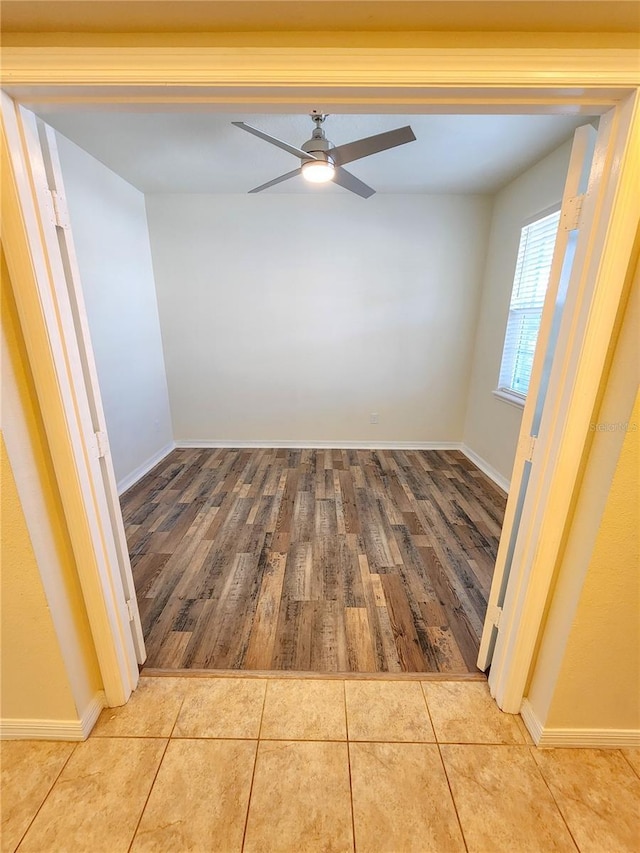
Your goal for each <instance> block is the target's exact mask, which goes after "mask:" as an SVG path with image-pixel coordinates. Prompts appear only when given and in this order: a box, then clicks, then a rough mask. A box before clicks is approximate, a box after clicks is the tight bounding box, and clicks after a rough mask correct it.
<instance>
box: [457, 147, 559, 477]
mask: <svg viewBox="0 0 640 853" xmlns="http://www.w3.org/2000/svg"><path fill="white" fill-rule="evenodd" d="M570 153H571V141H570V140H569V141H567V142H566V143H565V144H564V145H561V146H560V147H559V148H557V149H556V150H555V151H553V152H552V153H551V154H549V155H548V156H547V157H545V158H544V159H543V160H541V161H540V162H539V163H536V165H534V166H532V167H531V168H530V169H528V170H527V171H526V172H523V174H522V175H519V176H518V177H517V178H516V179H515V180H513V181H511V183H510V184H508V185H507V186H506V187H504V189H502V190H500V192H499V193H498V194H497V195H496V196H495V199H494V203H493V216H492V220H491V231H490V235H489V245H488V249H487V257H486V262H485V269H484V277H483V284H482V301H481V304H480V314H479V318H478V325H477V328H476V339H475V348H474V354H473V372H472V375H471V382H470V383H469V397H468V402H467V413H466V421H465V427H464V443H465V445H466V446H467V447H468V448H469V449H470V450H472V451H473V452H474V453H475V454H477V455H478V456H479V457H480V458H481V459H483V460H484V461H485V462H486V463H487V465H489V466H490V467H491V468H493V469H494V470H495V471H497V473H498V474H500V475H501V476H502V477H504V478H505V479H506V480H507V481H508V480H510V479H511V469H512V467H513V460H514V457H515V451H516V443H517V440H518V434H519V432H520V422H521V420H522V409H521V408H519V407H517V406H514V405H511V404H510V403H506V402H505V401H504V400H499V399H497V398H496V397H494V395H493V394H492V391H493V390H494V389H495V388H496V386H497V384H498V374H499V372H500V362H501V360H502V347H503V344H504V333H505V329H506V324H507V316H508V313H509V302H510V301H511V290H512V287H513V274H514V271H515V266H516V260H517V257H518V245H519V243H520V231H521V229H522V225H523V224H524V221H525V220H526V219H528V218H529V217H531V216H535V214H536V213H539V212H540V211H543V210H545V209H546V208H548V207H550V206H551V205H553V204H558V203H559V202H560V201H561V200H562V191H563V189H564V183H565V178H566V174H567V168H568V165H569V155H570Z"/></svg>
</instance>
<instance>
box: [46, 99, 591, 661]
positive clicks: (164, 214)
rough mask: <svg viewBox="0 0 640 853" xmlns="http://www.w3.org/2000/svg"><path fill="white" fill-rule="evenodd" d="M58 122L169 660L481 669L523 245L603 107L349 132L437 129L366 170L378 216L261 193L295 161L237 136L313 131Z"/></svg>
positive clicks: (85, 278) (357, 120)
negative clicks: (503, 365) (504, 368)
mask: <svg viewBox="0 0 640 853" xmlns="http://www.w3.org/2000/svg"><path fill="white" fill-rule="evenodd" d="M44 117H45V118H46V120H47V122H48V126H47V127H43V126H41V127H40V138H41V140H43V141H44V142H45V143H46V146H47V148H48V156H47V158H46V159H47V160H48V161H49V162H50V169H51V170H53V171H56V172H57V174H55V175H54V176H53V178H54V182H55V185H56V187H57V194H58V207H60V206H61V205H62V201H61V199H64V205H65V216H66V217H67V218H68V221H69V226H70V229H67V233H66V243H67V244H68V245H69V246H71V249H72V254H74V255H75V256H76V258H77V265H76V264H74V265H73V268H74V269H75V268H76V267H77V273H78V277H79V280H80V283H81V287H82V294H83V296H84V306H85V307H86V315H87V322H88V330H89V338H90V340H89V341H88V342H87V350H88V349H89V347H90V348H91V349H92V351H93V353H94V354H95V360H96V371H97V377H98V381H99V384H100V397H101V399H102V404H103V406H104V414H105V420H106V429H107V433H108V436H109V446H110V456H111V460H112V462H113V465H114V470H115V472H116V478H117V480H118V484H119V488H118V491H119V492H120V493H121V495H122V497H121V505H122V509H123V515H124V530H125V534H126V538H127V550H128V554H129V558H130V560H131V568H132V578H133V586H134V588H135V594H136V597H137V604H138V608H139V613H140V628H139V630H138V632H139V633H142V635H143V636H144V642H145V647H146V655H147V659H146V666H147V667H149V668H152V669H175V668H177V669H213V670H228V669H231V670H235V669H246V670H256V669H257V670H277V671H282V670H284V671H298V672H300V671H311V672H320V673H326V672H333V673H335V672H342V673H345V672H347V673H348V672H357V673H381V672H391V673H396V672H402V673H439V674H447V675H449V676H460V675H465V676H468V675H474V674H475V675H479V673H480V670H479V669H478V667H477V659H478V652H479V644H480V638H481V635H482V628H483V624H484V623H485V618H486V613H487V602H488V598H489V593H490V590H491V583H492V578H493V569H494V564H495V560H496V555H497V550H498V542H499V539H500V531H501V528H502V521H503V517H504V509H505V504H506V494H505V491H506V487H507V486H508V480H509V479H510V471H511V468H512V465H513V459H514V457H515V450H516V439H517V436H518V433H519V429H520V423H521V418H522V408H523V403H524V400H522V401H521V405H520V406H519V408H517V409H514V408H513V406H506V407H505V405H504V401H502V400H496V399H494V397H493V391H494V389H495V388H496V387H497V384H498V382H497V379H498V377H497V373H498V365H497V364H496V363H495V362H496V358H497V356H498V355H499V347H500V341H501V339H502V338H504V323H505V311H506V307H507V304H508V300H509V295H510V290H511V284H512V279H513V273H514V271H515V268H516V257H517V251H518V246H517V242H516V240H515V238H516V237H517V235H518V231H519V227H520V224H521V222H522V221H524V220H525V219H526V218H528V217H531V215H532V214H534V213H537V212H538V211H539V210H540V209H541V208H545V207H548V206H549V205H550V204H555V205H557V206H559V205H560V202H561V201H562V196H563V191H564V187H565V184H566V178H567V173H568V171H569V165H570V155H571V151H572V144H571V139H572V136H573V130H574V129H575V127H576V125H579V124H583V123H584V121H585V119H584V117H567V116H504V115H502V116H500V115H492V116H479V115H475V116H474V115H466V116H451V115H446V116H444V115H429V116H424V115H410V116H397V115H393V116H390V115H377V116H375V115H374V116H362V115H360V116H355V115H348V114H344V115H337V116H330V117H328V119H327V120H325V123H326V125H327V126H329V123H332V126H333V130H332V131H331V132H332V133H334V134H341V136H340V137H338V139H337V140H336V141H337V142H338V143H340V144H342V143H343V142H344V141H346V140H348V139H349V138H351V137H352V136H353V135H356V136H361V137H365V138H367V139H371V138H372V136H373V138H376V137H375V132H377V133H382V135H383V136H384V134H389V133H394V132H396V131H394V130H392V129H391V128H392V127H396V126H400V125H403V126H405V127H412V128H413V130H412V135H413V136H416V137H417V138H416V139H415V140H414V141H413V142H412V144H411V146H407V147H404V146H398V147H397V148H395V149H394V150H390V151H386V152H383V153H382V152H381V153H379V154H378V155H377V158H376V157H371V158H368V157H367V158H365V159H363V160H362V161H359V162H357V163H355V164H354V165H353V167H352V170H353V172H355V173H357V176H356V177H357V178H358V180H360V179H361V178H363V179H365V181H366V185H375V186H376V187H377V188H378V192H377V193H376V195H375V196H374V197H372V198H367V199H366V200H365V199H364V198H358V197H355V198H354V196H353V194H352V193H351V192H350V191H348V188H342V187H340V186H336V185H333V184H331V185H327V186H323V187H316V186H309V185H308V184H307V183H305V181H303V180H302V179H301V177H296V179H295V180H290V181H289V182H287V183H286V184H280V185H279V186H278V188H277V189H276V188H275V187H274V188H272V187H271V186H269V185H268V184H267V186H265V187H264V189H265V192H264V193H263V195H261V196H260V197H256V196H255V195H252V194H249V195H247V194H246V188H247V187H251V186H252V185H253V184H261V186H264V184H262V181H263V180H264V178H266V177H267V176H268V174H269V173H270V172H272V171H277V170H278V169H280V170H282V169H283V168H284V165H282V166H281V165H280V163H281V161H284V162H288V159H287V158H289V159H291V154H290V153H289V152H284V153H283V152H282V151H278V150H277V149H276V150H275V152H273V153H272V151H271V149H270V148H269V147H268V146H264V143H262V144H260V143H256V140H255V139H251V138H248V139H247V138H245V137H244V136H243V135H242V134H240V133H238V132H237V130H236V127H235V126H234V125H236V124H238V123H241V124H244V121H245V120H247V121H248V122H250V123H251V124H250V125H249V126H253V125H254V124H257V123H260V122H261V124H262V125H263V126H265V125H266V126H267V128H268V130H269V131H270V133H272V134H273V135H274V138H281V137H285V138H287V137H293V138H294V139H295V138H296V137H295V134H296V132H297V133H298V135H300V134H303V133H304V129H305V123H304V122H305V117H301V116H293V115H286V114H285V115H282V114H279V115H278V114H271V115H262V116H246V115H241V116H239V115H225V114H219V113H217V114H215V115H211V114H210V115H207V114H198V115H195V116H190V117H185V116H184V115H183V114H176V113H165V114H162V113H158V114H156V113H152V114H144V115H139V114H132V113H121V114H113V113H110V114H104V115H102V116H101V115H100V114H97V115H96V114H91V113H86V114H83V113H78V112H75V111H74V112H71V113H69V112H66V113H65V112H52V111H50V110H47V111H46V114H45V116H44ZM307 121H308V120H307ZM405 122H406V123H407V124H405ZM245 126H246V125H245ZM52 127H55V128H57V130H56V131H53V130H52V129H51V128H52ZM594 135H595V134H594ZM456 140H458V142H456ZM459 140H465V141H464V143H463V142H460V141H459ZM456 146H457V147H456ZM263 147H266V151H265V156H264V158H257V159H255V160H250V159H249V157H248V155H249V154H250V153H251V152H252V150H253V149H254V148H256V149H257V151H258V153H262V148H263ZM479 149H483V153H482V154H481V155H476V156H475V157H474V156H472V152H474V151H476V152H477V151H478V150H479ZM187 154H188V156H187ZM434 163H437V164H438V169H434V167H433V164H434ZM425 164H429V165H425ZM288 174H290V173H288ZM127 179H128V180H127ZM372 236H375V237H376V241H375V243H376V244H379V247H378V246H376V245H374V244H373V243H372V239H371V238H372ZM505 244H506V245H505ZM461 248H462V251H461V250H460V249H461ZM547 277H548V271H547ZM77 298H78V300H80V296H78V297H77ZM78 310H79V313H82V312H83V309H82V306H80V308H79V309H78ZM534 343H535V341H534ZM487 349H490V351H489V352H487ZM293 353H295V358H293V359H292V358H291V356H292V354H293ZM509 402H513V401H509ZM370 409H374V410H376V411H374V412H370V411H369V410H370ZM494 433H498V434H501V441H502V443H503V445H504V446H503V447H500V441H496V440H494V438H493V434H494ZM176 444H177V447H176V448H175V449H173V448H174V446H175V445H176ZM238 445H240V446H238ZM487 456H488V457H489V458H488V459H487ZM158 459H160V461H159V463H158V464H157V465H155V466H154V465H153V462H155V461H157V460H158ZM150 467H151V468H152V470H151V471H150V472H149V473H146V474H145V473H144V472H145V471H146V470H148V469H149V468H150ZM485 472H487V473H485ZM141 475H143V476H141ZM115 511H117V510H116V509H115V508H114V512H115Z"/></svg>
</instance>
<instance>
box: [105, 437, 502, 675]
mask: <svg viewBox="0 0 640 853" xmlns="http://www.w3.org/2000/svg"><path fill="white" fill-rule="evenodd" d="M505 500H506V498H505V495H504V493H503V492H502V491H500V490H499V489H498V488H497V487H496V486H495V485H494V484H493V483H492V482H491V481H490V480H489V479H488V478H487V477H486V476H485V475H484V474H482V472H481V471H479V470H478V468H476V467H475V466H474V465H473V464H472V463H471V462H470V461H469V460H468V459H467V458H466V457H465V456H464V455H463V454H462V453H460V452H459V451H387V450H285V449H278V450H276V449H273V450H272V449H250V450H240V449H214V450H191V449H189V450H184V449H182V450H174V451H173V452H172V453H171V454H170V455H169V456H168V457H167V458H166V459H165V460H163V462H161V463H160V464H159V465H158V466H157V467H156V468H154V469H153V471H151V472H150V473H149V474H148V475H147V476H146V477H144V478H143V479H142V480H141V481H140V482H139V483H137V484H136V485H135V486H134V487H133V488H132V489H130V490H129V491H128V492H127V493H126V494H125V495H123V497H122V509H123V515H124V520H125V527H126V531H127V539H128V543H129V551H130V554H131V562H132V566H133V574H134V579H135V585H136V591H137V595H138V602H139V605H140V614H141V618H142V625H143V630H144V635H145V640H146V644H147V652H148V660H147V666H149V667H159V668H169V669H173V668H194V669H196V668H197V669H244V670H295V671H312V672H313V671H315V672H444V673H464V672H475V671H476V667H475V661H476V657H477V652H478V644H479V637H480V633H481V629H482V623H483V620H484V614H485V610H486V602H487V596H488V592H489V587H490V584H491V576H492V572H493V567H494V562H495V555H496V549H497V544H498V539H499V536H500V527H501V524H502V519H503V514H504V506H505Z"/></svg>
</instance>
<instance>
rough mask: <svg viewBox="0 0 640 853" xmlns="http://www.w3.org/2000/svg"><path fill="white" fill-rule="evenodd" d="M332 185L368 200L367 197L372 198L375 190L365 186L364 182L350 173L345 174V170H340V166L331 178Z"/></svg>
mask: <svg viewBox="0 0 640 853" xmlns="http://www.w3.org/2000/svg"><path fill="white" fill-rule="evenodd" d="M333 183H334V184H339V185H340V186H341V187H344V188H345V190H351V192H352V193H355V194H356V195H359V196H360V197H361V198H369V196H372V195H374V193H375V190H374V189H372V188H371V187H369V186H367V184H365V183H364V181H361V180H360V178H356V176H355V175H352V174H351V172H347V170H346V169H342V168H340V166H338V167H337V168H336V171H335V174H334V176H333Z"/></svg>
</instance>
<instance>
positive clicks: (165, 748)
mask: <svg viewBox="0 0 640 853" xmlns="http://www.w3.org/2000/svg"><path fill="white" fill-rule="evenodd" d="M186 698H187V694H186V691H185V693H184V695H183V697H182V701H181V702H180V707H179V708H178V713H177V714H176V717H175V720H174V721H173V725H172V726H171V731H170V732H169V737H168V738H167V742H166V743H165V745H164V749H163V751H162V755H161V756H160V761H159V762H158V766H157V767H156V772H155V774H154V776H153V781H152V782H151V785H150V787H149V792H148V793H147V797H146V799H145V801H144V806H143V807H142V811H141V812H140V817H139V818H138V821H137V823H136V828H135V829H134V830H133V835H132V836H131V841H130V842H129V846H128V847H127V853H129V851H130V850H131V848H132V847H133V842H134V841H135V840H136V835H137V834H138V830H139V829H140V824H141V823H142V818H143V815H144V813H145V810H146V808H147V806H148V804H149V800H150V798H151V792H152V791H153V788H154V786H155V784H156V779H157V778H158V774H159V773H160V768H161V767H162V763H163V761H164V757H165V755H166V754H167V750H168V749H169V744H170V743H171V739H172V737H173V732H174V729H175V727H176V724H177V722H178V717H179V716H180V712H181V711H182V706H183V705H184V702H185V699H186ZM144 740H149V738H144Z"/></svg>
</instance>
